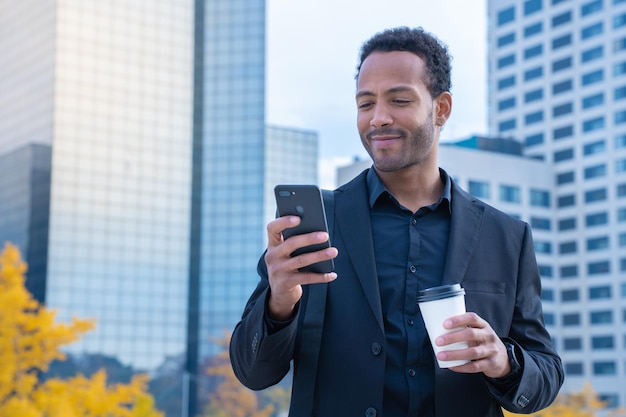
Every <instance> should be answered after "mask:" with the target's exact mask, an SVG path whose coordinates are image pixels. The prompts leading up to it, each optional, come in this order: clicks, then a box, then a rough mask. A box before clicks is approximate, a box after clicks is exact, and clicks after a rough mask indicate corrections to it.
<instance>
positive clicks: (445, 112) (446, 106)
mask: <svg viewBox="0 0 626 417" xmlns="http://www.w3.org/2000/svg"><path fill="white" fill-rule="evenodd" d="M451 112H452V95H451V94H450V93H449V92H448V91H444V92H443V93H441V94H439V96H438V97H437V98H436V99H435V112H434V113H435V124H436V125H437V126H443V125H444V124H445V123H446V121H448V118H449V117H450V113H451Z"/></svg>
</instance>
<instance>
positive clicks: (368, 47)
mask: <svg viewBox="0 0 626 417" xmlns="http://www.w3.org/2000/svg"><path fill="white" fill-rule="evenodd" d="M375 51H380V52H393V51H407V52H412V53H414V54H415V55H417V56H419V57H420V58H422V59H423V60H424V62H425V63H426V69H427V72H428V73H427V75H428V78H429V79H428V80H426V81H427V82H428V91H429V92H430V94H431V96H432V97H433V98H435V97H437V96H439V94H441V93H443V92H444V91H450V89H451V88H452V82H451V80H450V72H451V67H452V66H451V61H452V58H451V57H450V55H449V54H448V48H447V46H446V45H445V44H444V43H442V42H441V41H440V40H439V39H437V38H436V37H435V36H434V35H432V34H430V33H428V32H425V31H424V29H423V28H421V27H418V28H414V29H412V28H408V27H405V26H402V27H397V28H393V29H387V30H384V31H382V32H379V33H377V34H375V35H374V36H372V37H371V38H370V39H369V40H368V41H366V42H365V43H363V45H362V46H361V53H360V57H359V65H358V66H357V71H356V79H357V80H358V78H359V74H360V72H361V66H362V65H363V61H365V58H367V57H368V56H369V55H370V54H371V53H372V52H375Z"/></svg>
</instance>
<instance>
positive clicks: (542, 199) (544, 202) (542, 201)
mask: <svg viewBox="0 0 626 417" xmlns="http://www.w3.org/2000/svg"><path fill="white" fill-rule="evenodd" d="M530 205H531V206H534V207H550V192H549V191H544V190H535V189H531V190H530Z"/></svg>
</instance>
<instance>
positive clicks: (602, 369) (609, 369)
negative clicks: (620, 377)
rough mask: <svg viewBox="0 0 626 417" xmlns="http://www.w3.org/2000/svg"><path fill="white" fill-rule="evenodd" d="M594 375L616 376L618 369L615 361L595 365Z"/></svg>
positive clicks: (595, 363)
mask: <svg viewBox="0 0 626 417" xmlns="http://www.w3.org/2000/svg"><path fill="white" fill-rule="evenodd" d="M593 374H594V375H616V374H617V367H616V366H615V362H613V361H598V362H594V363H593Z"/></svg>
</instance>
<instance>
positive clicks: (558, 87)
mask: <svg viewBox="0 0 626 417" xmlns="http://www.w3.org/2000/svg"><path fill="white" fill-rule="evenodd" d="M571 90H572V80H565V81H561V82H558V83H556V84H554V85H552V94H554V95H557V94H561V93H564V92H566V91H571Z"/></svg>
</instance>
